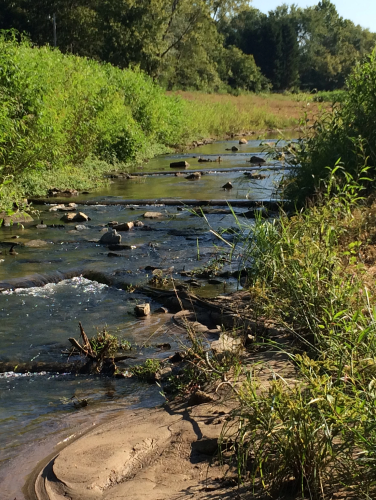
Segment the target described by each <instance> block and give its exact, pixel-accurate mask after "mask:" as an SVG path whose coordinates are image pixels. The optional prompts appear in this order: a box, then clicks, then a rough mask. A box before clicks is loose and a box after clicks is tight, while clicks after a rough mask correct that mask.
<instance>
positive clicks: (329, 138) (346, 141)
mask: <svg viewBox="0 0 376 500" xmlns="http://www.w3.org/2000/svg"><path fill="white" fill-rule="evenodd" d="M375 86H376V51H374V52H373V53H372V54H371V55H370V56H368V57H367V60H366V61H365V62H364V63H363V64H358V65H357V66H356V67H355V69H354V71H353V72H352V74H351V75H350V77H349V79H348V81H347V91H346V92H345V93H344V94H340V99H337V103H336V104H335V105H334V106H333V108H332V109H331V110H329V111H325V112H323V114H322V115H321V116H320V117H319V119H318V120H317V121H316V122H315V124H314V125H313V127H312V128H311V129H310V130H307V136H306V137H304V139H302V140H301V141H300V144H299V145H298V146H297V148H296V151H295V154H294V156H293V157H292V158H291V162H292V163H293V164H294V165H298V166H299V168H296V169H295V170H294V172H293V174H292V176H291V179H290V181H291V182H290V185H289V187H288V189H287V193H286V194H287V196H288V197H289V198H290V199H292V200H294V201H296V203H297V204H298V205H304V203H305V202H306V200H307V198H310V197H312V196H314V194H315V193H316V192H317V191H320V189H321V188H322V182H321V181H322V180H323V179H327V178H328V170H327V167H330V168H332V167H333V166H334V165H336V164H337V163H338V162H339V161H340V164H341V165H343V166H344V167H345V169H346V171H347V172H349V173H350V174H351V175H352V176H354V177H356V176H357V173H358V172H359V171H360V169H361V168H362V167H363V166H364V165H365V164H367V165H369V166H370V167H371V169H370V171H369V174H370V175H369V177H370V178H371V179H374V176H375V171H374V167H375V165H376V151H375V149H374V145H375V143H376V127H375V116H376V114H375V113H376V94H375ZM336 95H338V94H336ZM364 185H366V186H368V189H371V188H372V186H373V185H374V181H373V180H372V181H367V182H365V183H364Z"/></svg>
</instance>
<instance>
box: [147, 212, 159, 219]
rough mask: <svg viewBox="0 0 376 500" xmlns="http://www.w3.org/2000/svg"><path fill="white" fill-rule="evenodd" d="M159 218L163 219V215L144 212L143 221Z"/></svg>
mask: <svg viewBox="0 0 376 500" xmlns="http://www.w3.org/2000/svg"><path fill="white" fill-rule="evenodd" d="M160 217H163V214H162V213H161V212H145V213H144V218H145V219H159V218H160Z"/></svg>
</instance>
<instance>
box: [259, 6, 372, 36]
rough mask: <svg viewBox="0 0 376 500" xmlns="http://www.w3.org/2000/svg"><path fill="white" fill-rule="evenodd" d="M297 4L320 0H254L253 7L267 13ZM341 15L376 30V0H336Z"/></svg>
mask: <svg viewBox="0 0 376 500" xmlns="http://www.w3.org/2000/svg"><path fill="white" fill-rule="evenodd" d="M283 3H286V4H288V5H292V4H296V5H298V6H299V7H310V6H312V5H317V4H318V3H319V0H295V1H291V0H253V1H252V2H251V5H252V7H255V8H256V9H259V10H261V11H262V12H265V13H267V12H268V11H269V10H274V9H275V8H276V7H278V6H279V5H282V4H283ZM333 3H334V4H335V6H336V7H337V11H338V12H339V14H340V16H342V17H344V18H345V19H350V20H351V21H353V22H354V23H355V24H360V25H361V26H363V28H369V29H370V30H371V31H375V32H376V0H355V1H354V0H334V1H333Z"/></svg>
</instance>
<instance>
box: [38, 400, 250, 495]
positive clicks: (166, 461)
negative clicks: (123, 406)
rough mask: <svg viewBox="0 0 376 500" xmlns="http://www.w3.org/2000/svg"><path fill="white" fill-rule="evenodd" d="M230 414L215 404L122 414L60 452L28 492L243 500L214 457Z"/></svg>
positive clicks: (221, 406)
mask: <svg viewBox="0 0 376 500" xmlns="http://www.w3.org/2000/svg"><path fill="white" fill-rule="evenodd" d="M228 411H229V409H228V408H227V407H226V406H224V405H220V406H218V405H217V404H215V403H211V404H202V405H199V406H195V407H188V406H187V405H186V404H184V405H182V406H180V407H175V408H171V407H169V406H166V407H165V408H160V409H152V410H150V409H148V410H145V409H142V410H137V411H125V412H124V413H123V414H122V415H121V416H120V417H118V418H116V419H114V420H112V421H110V422H106V423H105V424H103V425H100V426H98V427H97V428H94V429H93V430H91V431H90V432H89V433H87V434H85V435H84V436H82V437H80V438H79V439H77V440H76V441H74V442H73V443H71V444H69V445H68V446H67V447H66V448H64V449H63V450H62V451H60V452H59V453H58V454H57V455H56V456H55V457H54V458H53V459H52V460H51V461H50V462H49V463H48V464H47V466H46V467H44V468H43V469H42V470H41V471H39V473H38V475H37V479H36V481H33V483H34V484H33V485H32V486H33V487H32V488H30V486H31V485H29V491H32V490H34V491H33V492H32V496H34V499H37V500H62V499H64V500H67V499H70V500H99V499H101V500H102V499H103V500H122V499H124V500H125V499H127V500H138V499H145V498H148V499H150V500H164V499H177V498H190V499H196V498H200V499H209V498H210V499H213V498H219V497H221V498H222V493H223V492H224V491H226V498H242V497H239V496H238V495H239V490H237V488H236V492H235V490H234V491H233V488H234V486H233V487H230V489H229V487H228V485H225V484H224V483H223V479H220V478H222V477H223V472H224V471H223V470H222V468H221V466H220V465H219V464H218V462H217V460H216V459H215V458H214V455H215V454H216V451H217V449H218V448H217V439H218V436H219V434H220V431H221V429H222V424H223V421H224V418H226V413H227V412H228ZM34 477H35V476H34ZM225 486H227V487H226V488H225V489H224V487H225ZM30 498H32V497H30Z"/></svg>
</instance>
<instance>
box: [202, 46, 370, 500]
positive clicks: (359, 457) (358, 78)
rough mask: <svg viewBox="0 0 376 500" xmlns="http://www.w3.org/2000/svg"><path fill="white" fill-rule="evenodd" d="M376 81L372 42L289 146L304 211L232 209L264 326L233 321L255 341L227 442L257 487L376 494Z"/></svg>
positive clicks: (297, 493)
mask: <svg viewBox="0 0 376 500" xmlns="http://www.w3.org/2000/svg"><path fill="white" fill-rule="evenodd" d="M375 82H376V54H373V55H372V56H370V57H369V59H368V60H367V61H366V62H365V63H364V64H363V65H362V66H358V67H356V68H355V70H354V73H353V74H352V75H351V77H350V79H349V81H348V92H347V93H346V95H345V97H344V99H343V101H342V103H341V105H340V106H339V105H336V106H334V107H333V109H328V110H326V112H325V113H324V114H323V115H322V116H321V117H320V118H319V119H318V120H317V121H316V123H315V125H314V127H313V128H312V129H310V130H307V136H306V137H305V140H303V141H301V142H300V144H299V145H297V146H296V147H295V146H294V149H291V150H290V152H286V158H287V156H288V154H289V155H291V156H290V158H288V160H289V161H291V163H294V162H295V164H296V165H297V164H299V165H300V168H299V169H296V170H295V171H293V173H292V174H291V176H290V178H289V179H288V182H289V185H288V192H289V194H290V199H291V200H292V201H295V202H296V204H297V205H298V206H299V210H295V211H294V212H292V213H289V214H285V213H283V212H281V213H280V217H279V218H278V219H274V220H265V219H262V218H261V217H259V218H257V217H256V219H255V221H254V222H253V223H244V222H243V220H239V219H236V218H235V222H236V223H237V226H238V230H237V231H233V232H235V233H236V234H237V239H235V242H234V243H232V244H230V245H232V249H231V252H230V253H232V255H233V256H236V257H237V259H238V260H237V262H239V260H240V261H241V267H242V270H243V272H245V273H246V274H247V279H248V282H247V284H246V290H247V292H248V293H247V296H244V298H246V297H247V301H248V304H247V306H239V310H237V311H236V314H237V317H238V318H243V322H244V325H246V322H247V321H249V316H250V315H251V318H252V320H253V325H256V326H253V327H252V331H251V339H252V340H251V341H250V336H249V335H248V334H247V332H246V335H244V329H245V328H246V327H245V326H244V325H243V332H242V331H241V329H239V331H236V330H234V331H233V332H228V335H232V336H235V337H236V336H239V335H240V338H242V340H243V343H244V344H245V346H247V344H248V346H249V344H251V346H250V347H248V350H245V351H244V352H243V354H242V356H240V357H239V358H238V359H237V360H236V359H234V360H233V363H232V367H231V368H230V369H229V370H228V377H229V378H230V377H231V385H232V387H233V389H234V391H233V392H234V395H235V396H234V397H235V400H236V405H237V407H236V409H235V410H234V411H233V412H232V413H231V415H230V416H229V417H228V419H227V422H226V423H225V425H224V429H223V434H222V443H221V451H222V453H223V455H222V456H223V460H224V461H225V462H226V463H227V464H228V465H229V466H230V470H232V471H234V472H235V473H236V474H237V475H238V477H239V480H240V481H241V482H243V484H246V485H247V486H248V488H249V490H250V491H251V492H252V493H253V494H255V497H256V498H265V497H264V496H263V495H265V493H266V495H267V496H268V497H271V498H275V499H282V498H286V499H292V498H296V499H306V498H307V499H308V498H310V499H316V500H318V499H325V498H343V499H344V498H354V499H365V500H371V499H373V498H375V497H376V482H375V475H376V466H375V464H376V461H375V460H376V454H375V450H376V391H375V386H376V321H375V319H376V288H375V278H376V229H375V227H376V225H375V222H376V203H375V194H374V189H375V180H374V179H375V174H374V169H375V152H374V143H375V140H374V134H375V127H374V126H373V124H374V116H375V105H376V99H375V93H374V88H375ZM234 217H235V216H234ZM267 325H273V328H272V330H274V331H273V333H272V334H271V333H270V330H269V329H268V326H267ZM276 331H277V332H278V335H277V334H276ZM260 353H261V354H262V353H267V354H268V355H267V356H265V357H264V358H262V357H261V356H257V355H258V354H260ZM206 356H207V354H206ZM276 356H280V357H279V359H280V360H281V359H282V360H283V362H280V363H279V364H278V363H275V364H274V365H273V363H272V361H273V359H274V358H275V357H276ZM213 357H215V353H214V355H213ZM283 365H285V366H286V365H290V366H291V367H293V369H294V370H293V376H289V377H288V378H285V377H284V375H283V373H281V371H280V370H281V367H282V368H283ZM217 371H218V370H217ZM260 372H268V373H269V374H270V375H269V377H267V378H265V376H264V378H263V379H262V378H261V377H260V376H259V374H260ZM204 373H205V372H204ZM234 374H236V377H234V376H233V375H234ZM227 380H228V379H227ZM226 383H227V382H226Z"/></svg>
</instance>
